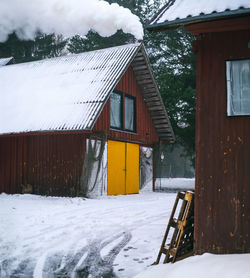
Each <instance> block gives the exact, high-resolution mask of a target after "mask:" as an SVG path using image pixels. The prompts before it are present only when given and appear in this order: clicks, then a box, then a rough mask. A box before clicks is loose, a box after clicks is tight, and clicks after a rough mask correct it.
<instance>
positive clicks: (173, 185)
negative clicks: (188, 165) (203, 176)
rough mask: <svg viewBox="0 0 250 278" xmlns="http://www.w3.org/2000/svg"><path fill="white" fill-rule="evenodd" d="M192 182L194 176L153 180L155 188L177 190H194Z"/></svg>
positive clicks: (193, 181)
mask: <svg viewBox="0 0 250 278" xmlns="http://www.w3.org/2000/svg"><path fill="white" fill-rule="evenodd" d="M194 184H195V179H194V178H193V179H187V178H172V179H171V178H158V179H156V182H155V188H156V190H160V191H167V192H178V191H181V190H194Z"/></svg>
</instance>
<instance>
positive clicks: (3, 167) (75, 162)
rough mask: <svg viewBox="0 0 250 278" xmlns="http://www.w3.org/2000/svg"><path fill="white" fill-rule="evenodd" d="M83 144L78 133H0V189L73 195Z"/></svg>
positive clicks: (83, 141) (81, 136) (75, 190)
mask: <svg viewBox="0 0 250 278" xmlns="http://www.w3.org/2000/svg"><path fill="white" fill-rule="evenodd" d="M85 146H86V143H85V137H84V135H79V134H68V135H67V134H61V135H52V134H51V135H23V136H20V135H19V136H9V137H6V136H5V137H0V192H6V193H10V194H11V193H22V192H23V193H35V194H42V195H52V196H53V195H54V196H75V195H76V194H77V190H78V189H79V183H80V177H81V172H82V167H83V160H84V152H85Z"/></svg>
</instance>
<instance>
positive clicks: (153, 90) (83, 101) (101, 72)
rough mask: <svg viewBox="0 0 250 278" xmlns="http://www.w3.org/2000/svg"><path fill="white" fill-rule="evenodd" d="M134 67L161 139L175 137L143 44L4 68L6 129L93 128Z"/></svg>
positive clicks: (1, 102)
mask: <svg viewBox="0 0 250 278" xmlns="http://www.w3.org/2000/svg"><path fill="white" fill-rule="evenodd" d="M129 66H132V68H133V70H134V73H135V76H136V79H137V82H138V84H139V86H140V88H141V91H142V94H143V97H144V99H145V102H146V104H147V107H148V109H149V112H150V114H151V117H152V120H153V122H154V124H155V127H156V130H157V132H158V135H159V138H160V139H161V140H167V141H169V142H174V141H175V138H174V134H173V130H172V127H171V124H170V121H169V118H168V115H167V113H166V110H165V107H164V104H163V101H162V98H161V95H160V92H159V90H158V87H157V84H156V82H155V79H154V76H153V74H152V71H151V68H150V65H149V62H148V59H147V55H146V52H145V49H144V46H143V45H142V44H140V43H136V44H128V45H123V46H118V47H112V48H106V49H102V50H97V51H90V52H85V53H81V54H75V55H68V56H62V57H57V58H52V59H45V60H41V61H36V62H29V63H23V64H17V65H10V66H8V67H0V76H1V78H0V88H1V91H0V119H1V120H0V134H13V133H29V132H42V131H70V130H74V131H75V130H91V129H92V128H93V126H94V124H95V122H96V120H97V118H98V116H99V115H100V113H101V111H102V109H103V107H104V105H105V103H106V101H107V100H108V98H109V96H110V93H111V92H112V91H113V90H114V88H115V86H116V85H117V83H118V82H119V80H120V79H121V77H122V75H123V74H124V72H125V71H126V70H127V68H128V67H129Z"/></svg>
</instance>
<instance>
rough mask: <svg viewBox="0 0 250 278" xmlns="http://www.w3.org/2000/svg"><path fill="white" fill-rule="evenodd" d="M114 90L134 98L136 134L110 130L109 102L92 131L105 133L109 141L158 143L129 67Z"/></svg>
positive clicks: (144, 143)
mask: <svg viewBox="0 0 250 278" xmlns="http://www.w3.org/2000/svg"><path fill="white" fill-rule="evenodd" d="M116 89H117V90H119V91H122V92H125V93H126V94H129V95H132V96H135V97H136V113H137V114H136V127H137V131H136V133H135V134H133V133H128V132H123V131H116V130H111V129H110V101H109V100H108V102H107V103H106V105H105V107H104V109H103V111H102V113H101V114H100V117H99V118H98V120H97V122H96V124H95V126H94V128H93V131H94V132H95V131H100V130H101V131H107V132H108V137H109V138H110V139H115V140H121V141H130V142H135V143H140V144H143V145H152V144H153V143H154V142H158V135H157V132H156V129H155V127H154V125H153V122H152V120H151V117H150V114H149V111H148V109H147V106H146V104H145V102H144V100H143V96H142V94H141V91H140V88H139V86H138V85H137V83H136V79H135V75H134V72H133V69H132V68H131V67H130V68H129V69H128V70H127V71H126V72H125V74H124V75H123V77H122V78H121V80H120V82H119V83H118V84H117V86H116Z"/></svg>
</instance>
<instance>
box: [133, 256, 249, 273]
mask: <svg viewBox="0 0 250 278" xmlns="http://www.w3.org/2000/svg"><path fill="white" fill-rule="evenodd" d="M249 262H250V254H234V255H212V254H204V255H202V256H195V257H190V258H187V259H185V260H182V261H179V262H176V263H174V264H165V265H163V264H161V265H157V266H152V267H150V268H149V269H148V270H146V271H145V272H143V273H140V274H139V275H136V277H134V278H180V277H185V278H211V277H215V278H217V277H223V278H235V277H240V278H249V277H250V268H249Z"/></svg>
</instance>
